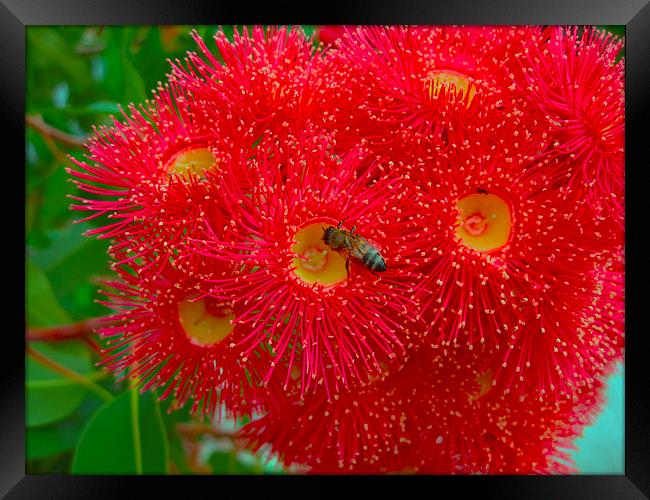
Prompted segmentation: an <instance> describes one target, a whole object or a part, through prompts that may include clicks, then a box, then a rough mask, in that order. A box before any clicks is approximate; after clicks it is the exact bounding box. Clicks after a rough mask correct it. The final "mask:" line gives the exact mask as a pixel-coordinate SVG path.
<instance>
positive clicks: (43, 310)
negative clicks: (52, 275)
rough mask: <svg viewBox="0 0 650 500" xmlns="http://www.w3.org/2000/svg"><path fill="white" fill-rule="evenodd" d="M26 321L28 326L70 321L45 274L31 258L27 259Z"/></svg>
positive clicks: (50, 324) (58, 323) (52, 324)
mask: <svg viewBox="0 0 650 500" xmlns="http://www.w3.org/2000/svg"><path fill="white" fill-rule="evenodd" d="M26 302H27V323H28V324H29V325H30V326H54V325H61V324H67V323H71V322H72V320H71V318H70V315H69V314H68V313H67V312H66V311H65V310H63V308H62V307H61V305H60V304H59V301H58V300H57V298H56V296H55V295H54V291H53V290H52V285H51V284H50V280H49V279H48V277H47V275H46V274H45V273H44V272H43V270H42V269H41V268H40V267H38V266H37V265H36V264H34V262H32V261H31V260H28V261H27V301H26Z"/></svg>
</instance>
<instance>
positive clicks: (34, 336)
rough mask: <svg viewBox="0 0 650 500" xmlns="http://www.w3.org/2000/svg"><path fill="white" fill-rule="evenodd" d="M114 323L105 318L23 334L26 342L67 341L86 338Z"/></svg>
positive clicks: (34, 329)
mask: <svg viewBox="0 0 650 500" xmlns="http://www.w3.org/2000/svg"><path fill="white" fill-rule="evenodd" d="M115 324H117V323H116V322H115V321H110V320H107V319H106V318H92V319H87V320H85V321H79V322H78V323H72V324H70V325H59V326H51V327H32V328H28V329H27V331H26V332H25V335H26V337H27V340H68V339H79V338H86V337H87V336H89V335H90V334H92V333H94V332H95V330H96V329H97V328H101V327H105V326H113V325H115Z"/></svg>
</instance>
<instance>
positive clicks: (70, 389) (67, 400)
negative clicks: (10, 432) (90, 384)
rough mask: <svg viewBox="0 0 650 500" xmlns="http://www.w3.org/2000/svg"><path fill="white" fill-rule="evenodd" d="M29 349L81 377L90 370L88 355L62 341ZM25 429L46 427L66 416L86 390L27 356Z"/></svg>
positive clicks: (41, 344)
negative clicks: (26, 427)
mask: <svg viewBox="0 0 650 500" xmlns="http://www.w3.org/2000/svg"><path fill="white" fill-rule="evenodd" d="M31 346H32V348H33V349H34V350H36V351H38V352H39V353H40V354H42V355H43V356H45V357H47V358H48V359H51V360H53V361H55V362H57V363H59V364H61V365H63V366H65V367H66V368H69V369H70V370H72V371H74V372H77V373H79V374H81V375H88V374H90V373H91V372H92V371H93V366H92V362H91V359H90V353H89V352H88V350H87V349H86V348H85V347H84V345H83V344H81V343H78V342H64V343H59V344H47V343H44V342H32V344H31ZM26 363H27V376H26V379H27V380H26V383H25V390H26V394H27V408H26V415H27V426H28V427H31V426H40V425H46V424H49V423H51V422H55V421H57V420H61V419H63V418H65V417H67V416H68V415H70V414H71V413H72V412H73V411H74V410H75V409H77V407H78V406H79V405H80V404H81V402H82V401H83V399H84V397H85V395H86V391H87V389H86V387H84V386H83V385H80V384H79V383H78V382H77V381H74V380H71V379H69V378H67V377H66V376H65V375H62V374H60V373H57V372H55V371H53V370H52V369H51V368H49V367H46V366H43V365H42V364H41V363H40V362H39V361H37V360H35V359H33V358H32V357H31V356H27V361H26Z"/></svg>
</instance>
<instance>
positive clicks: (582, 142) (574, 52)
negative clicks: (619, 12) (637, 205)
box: [517, 27, 625, 227]
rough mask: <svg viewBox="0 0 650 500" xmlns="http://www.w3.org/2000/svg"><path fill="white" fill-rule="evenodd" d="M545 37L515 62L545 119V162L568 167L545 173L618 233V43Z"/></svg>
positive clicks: (589, 35)
mask: <svg viewBox="0 0 650 500" xmlns="http://www.w3.org/2000/svg"><path fill="white" fill-rule="evenodd" d="M546 35H547V37H548V40H547V42H546V43H544V44H540V45H537V46H535V47H531V50H530V51H528V52H527V53H525V54H518V56H517V57H519V58H520V62H521V66H522V70H523V72H524V74H525V81H524V82H523V83H522V88H521V96H522V98H523V99H526V100H527V101H529V102H530V104H531V106H533V107H534V108H536V109H538V110H539V111H540V112H541V113H542V115H543V116H544V118H545V121H546V123H547V125H546V126H547V128H548V130H549V135H550V136H551V137H552V139H553V144H552V147H551V148H549V149H548V150H547V151H545V152H544V156H545V157H550V158H552V157H556V156H560V157H563V158H566V160H567V161H566V162H562V163H551V164H550V165H549V166H544V167H543V168H544V169H545V170H546V169H547V170H549V174H551V175H553V176H554V180H555V181H556V182H557V183H558V184H561V185H566V186H569V187H570V188H572V189H573V192H574V195H575V197H576V199H578V200H580V201H581V202H582V201H583V200H585V201H587V204H588V206H589V207H590V209H592V210H596V209H599V210H602V211H603V212H604V213H605V214H606V216H608V217H616V218H618V221H619V223H620V226H621V227H622V225H623V218H624V214H623V205H624V194H625V193H624V174H625V163H624V144H625V135H624V134H625V117H624V61H623V60H622V59H621V60H617V58H618V56H619V54H620V52H621V50H622V48H623V41H622V40H619V39H617V38H616V37H614V36H613V35H612V34H610V33H606V32H601V31H598V30H596V29H594V28H590V27H584V28H578V27H573V28H570V29H569V28H564V27H553V28H549V29H548V30H547V33H546ZM581 205H584V204H583V203H581Z"/></svg>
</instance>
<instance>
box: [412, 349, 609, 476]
mask: <svg viewBox="0 0 650 500" xmlns="http://www.w3.org/2000/svg"><path fill="white" fill-rule="evenodd" d="M487 354H488V353H487V352H486V350H485V349H484V348H482V347H480V348H477V349H472V350H468V349H467V347H461V346H457V347H449V348H444V347H442V348H436V349H431V348H429V347H427V348H424V349H423V350H421V351H420V352H418V354H417V355H416V356H414V358H413V359H412V361H411V362H413V363H418V364H421V365H422V367H427V366H428V367H429V369H426V368H421V374H422V377H421V378H420V379H418V380H419V383H418V384H417V386H416V387H414V393H415V396H414V397H413V401H412V403H411V408H412V416H413V422H412V425H411V426H410V427H409V428H410V429H411V430H412V432H413V435H414V436H416V437H417V440H416V439H415V437H414V443H415V446H414V449H413V451H412V454H413V462H414V465H415V467H416V469H417V470H418V471H419V472H422V473H428V474H431V473H433V474H477V473H478V474H551V473H554V474H557V473H560V474H566V473H570V472H575V470H574V469H573V468H572V467H571V465H570V464H571V460H570V457H569V455H568V454H567V450H568V449H569V448H572V444H571V442H572V440H573V439H574V438H576V437H578V436H580V434H581V433H582V430H583V428H584V427H585V425H587V424H589V423H590V421H591V419H592V418H593V416H594V415H595V414H596V413H597V411H598V410H599V408H600V404H601V397H600V391H601V384H600V382H598V383H596V384H595V385H594V387H593V388H590V389H589V390H584V391H581V392H579V393H576V394H574V395H573V396H572V397H571V398H568V399H563V400H561V401H556V400H555V399H553V398H550V399H549V398H548V397H542V396H537V395H535V394H533V393H529V394H526V395H524V396H521V397H519V396H515V395H514V394H513V393H510V394H504V393H503V392H501V391H499V390H498V388H497V387H496V386H494V385H493V383H494V381H493V378H492V374H491V372H490V371H489V370H485V368H484V367H483V365H484V363H483V359H484V358H485V357H487V356H486V355H487ZM409 417H410V415H409ZM410 422H411V420H410V419H409V420H407V423H410Z"/></svg>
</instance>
